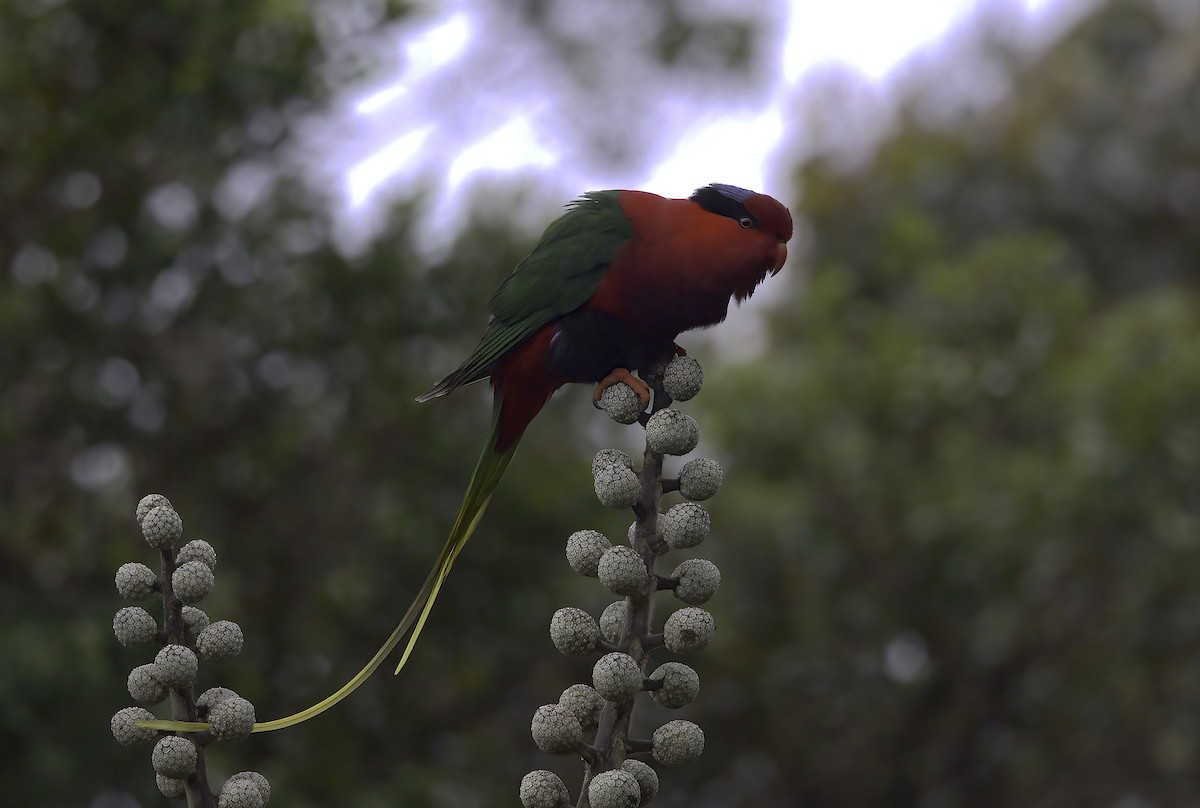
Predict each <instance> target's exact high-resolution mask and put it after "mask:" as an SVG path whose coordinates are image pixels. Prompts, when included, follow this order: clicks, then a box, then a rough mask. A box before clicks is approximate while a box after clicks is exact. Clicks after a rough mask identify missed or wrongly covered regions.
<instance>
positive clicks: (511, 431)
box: [492, 323, 567, 452]
mask: <svg viewBox="0 0 1200 808" xmlns="http://www.w3.org/2000/svg"><path fill="white" fill-rule="evenodd" d="M555 331H556V326H555V325H554V324H553V323H552V324H550V325H547V326H545V327H544V328H542V329H541V330H540V331H537V332H535V333H534V335H533V336H532V337H530V338H529V339H527V340H525V341H524V342H522V343H521V344H520V345H519V346H517V347H516V348H514V349H513V350H512V351H510V352H509V353H508V354H507V355H505V357H504V359H503V361H502V363H501V364H500V366H499V367H497V368H496V369H495V370H494V371H493V372H492V389H493V390H494V391H495V394H496V396H497V397H498V398H499V401H500V424H499V432H498V433H497V437H496V445H495V446H494V447H493V451H496V452H503V451H504V450H506V449H508V448H509V447H510V446H512V445H513V444H515V443H516V442H517V441H518V440H520V439H521V435H523V434H524V433H525V428H526V427H527V426H529V424H530V422H531V421H533V419H534V418H536V417H537V414H538V413H539V412H541V411H542V407H544V406H546V402H547V401H549V400H550V396H552V395H554V391H555V390H557V389H558V388H560V387H562V386H563V385H564V384H566V383H567V380H566V379H565V378H563V377H562V376H560V375H559V374H557V373H555V372H554V371H552V370H550V369H549V368H548V367H547V366H546V354H547V352H548V351H549V350H550V341H551V340H552V339H553V338H554V333H555Z"/></svg>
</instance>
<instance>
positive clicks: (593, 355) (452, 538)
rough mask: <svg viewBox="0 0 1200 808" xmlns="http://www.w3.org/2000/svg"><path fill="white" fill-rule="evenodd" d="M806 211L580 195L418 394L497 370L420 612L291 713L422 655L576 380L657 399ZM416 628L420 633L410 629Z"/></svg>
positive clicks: (709, 189)
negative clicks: (463, 562) (655, 392)
mask: <svg viewBox="0 0 1200 808" xmlns="http://www.w3.org/2000/svg"><path fill="white" fill-rule="evenodd" d="M791 238H792V216H791V213H790V212H789V211H788V209H787V207H785V206H784V205H783V204H782V203H780V202H779V201H777V200H776V199H774V198H773V197H770V196H767V195H765V194H761V193H756V192H754V191H749V190H746V189H744V188H739V187H737V186H733V185H725V184H721V183H712V184H710V185H706V186H704V187H702V188H699V189H697V190H696V191H695V192H694V193H693V194H691V196H689V197H687V198H686V199H669V198H664V197H662V196H659V195H656V194H652V193H649V192H645V191H633V190H609V191H593V192H589V193H585V194H583V195H582V196H581V197H579V198H578V199H576V200H575V201H573V202H571V203H569V204H568V205H567V208H566V211H565V212H564V213H563V214H562V215H561V216H560V217H559V218H558V219H556V220H555V221H553V222H552V223H551V224H550V225H549V227H547V229H546V231H545V232H544V233H543V235H542V236H541V238H540V239H539V241H538V242H537V244H536V246H535V247H534V248H533V250H532V252H530V253H529V255H528V256H526V257H525V258H524V259H523V260H522V261H521V262H520V263H518V264H517V266H516V267H515V268H514V269H513V270H512V272H511V273H510V274H509V275H508V277H507V278H505V279H504V281H503V282H502V283H501V284H500V286H499V288H497V290H496V292H495V294H494V295H493V296H492V299H491V304H490V317H489V319H488V323H487V326H486V328H485V330H484V333H483V336H482V338H481V339H480V341H479V344H478V346H477V347H476V348H475V350H474V351H473V352H472V353H471V354H470V356H468V357H467V358H466V360H465V361H463V363H462V364H461V365H460V366H459V367H458V368H457V369H456V370H454V372H452V373H450V374H449V375H447V376H446V377H445V378H444V379H442V380H441V381H439V382H438V383H437V384H435V385H434V386H433V387H432V388H431V389H430V390H428V391H427V392H425V393H423V394H422V395H420V396H418V397H417V399H416V400H417V401H418V402H427V401H430V400H432V399H436V398H439V397H441V396H444V395H446V394H447V393H450V392H452V391H453V390H456V389H458V388H460V387H463V386H465V385H469V384H472V383H474V382H479V381H482V380H484V379H488V380H490V384H491V388H492V392H493V408H492V423H491V431H490V433H489V435H488V437H487V439H486V440H485V442H484V445H483V449H482V451H481V453H480V455H479V459H478V461H477V462H476V464H475V469H474V472H473V473H472V475H471V477H470V480H469V482H468V484H467V489H466V493H465V494H464V496H463V500H462V504H461V506H460V508H459V511H458V514H457V516H456V518H455V520H454V523H453V526H452V527H451V529H450V533H449V535H448V537H447V539H446V542H445V544H444V545H443V547H442V550H441V552H440V554H439V555H438V558H437V560H436V562H435V563H434V565H433V569H432V570H431V572H430V573H429V576H428V577H427V578H426V580H425V582H424V584H423V585H422V587H421V589H420V590H419V592H418V594H417V596H416V598H415V599H414V600H413V602H412V604H411V605H410V606H409V608H408V611H407V612H406V613H405V614H404V616H403V617H402V618H401V620H400V623H399V625H397V627H396V629H395V630H394V631H393V632H392V634H391V635H390V636H389V637H388V639H387V641H386V642H385V643H384V645H383V646H382V647H381V648H380V649H379V651H378V652H377V653H376V654H375V656H374V657H373V658H372V659H371V660H370V661H369V662H368V663H367V665H366V666H365V667H364V668H363V669H362V670H361V671H359V673H358V674H357V675H355V677H354V678H352V679H351V680H350V681H349V682H347V683H346V684H345V685H344V686H343V687H342V688H341V689H340V690H338V691H337V692H335V693H334V694H333V695H331V696H329V697H327V698H326V699H325V700H323V701H321V702H319V703H318V704H316V705H313V706H312V707H310V708H308V709H307V710H304V711H302V712H300V713H297V714H295V715H293V716H289V717H288V718H283V719H278V720H276V721H271V722H266V723H264V724H260V725H256V727H255V731H264V730H270V729H281V728H283V727H285V726H291V725H293V724H297V723H300V722H301V721H304V720H307V719H308V718H312V717H313V716H315V715H317V714H319V713H321V712H324V711H325V710H326V709H328V708H329V707H332V706H333V705H334V704H336V703H337V702H338V701H341V700H342V699H343V698H345V697H346V696H347V695H349V694H350V693H351V692H353V691H354V690H355V689H357V687H358V686H359V685H360V684H362V682H363V681H365V680H366V679H367V677H369V676H370V675H371V674H372V673H373V672H374V671H375V670H376V669H377V668H378V667H379V665H380V664H381V663H382V662H383V660H384V659H385V658H386V657H387V656H388V655H389V654H390V653H391V651H392V650H393V649H394V648H395V647H396V646H397V645H398V644H399V642H400V641H401V640H402V639H403V638H404V636H405V635H408V637H409V639H408V643H407V646H406V647H405V650H404V653H403V655H402V657H401V659H400V661H399V664H398V665H397V666H396V673H399V672H400V670H401V669H402V668H403V667H404V665H405V663H406V662H407V661H408V659H409V656H410V655H411V653H412V651H413V648H414V646H415V645H416V642H417V638H418V637H419V636H420V634H421V630H422V628H423V627H424V625H425V622H426V619H427V618H428V617H429V614H430V611H431V609H432V608H433V604H434V601H435V599H436V598H437V596H438V593H439V591H440V590H441V587H442V584H443V583H444V582H445V580H446V577H447V576H448V575H449V573H450V569H451V567H452V566H453V564H454V562H455V560H456V559H457V558H458V555H459V553H460V552H461V551H462V549H463V547H464V546H465V545H466V543H467V540H468V539H470V537H471V535H472V534H473V533H474V531H475V529H476V527H477V526H478V524H479V522H480V519H481V518H482V516H483V513H484V511H485V509H486V508H487V505H488V503H489V501H490V500H491V496H492V493H493V492H494V491H495V489H496V486H497V485H498V484H499V482H500V479H501V477H502V476H503V474H504V472H505V470H506V469H507V468H508V465H509V462H510V461H511V460H512V458H513V454H514V453H515V451H516V448H517V444H518V442H519V441H520V439H521V436H522V435H523V434H524V432H525V430H526V428H527V427H528V426H529V425H530V423H532V421H533V420H534V418H535V417H536V416H537V414H538V413H539V412H541V410H542V408H543V407H544V406H545V405H546V403H547V402H548V401H549V400H550V397H551V396H552V395H553V394H554V393H555V391H557V390H558V389H559V388H560V387H562V386H564V385H566V384H568V383H589V384H595V385H596V387H595V389H594V392H593V398H594V400H597V401H598V400H599V398H600V395H601V393H602V392H603V391H604V390H605V389H606V388H607V387H609V386H611V385H613V384H617V383H619V382H625V383H626V384H628V385H629V386H630V387H632V388H633V389H634V390H635V392H637V394H638V395H639V397H640V398H641V400H642V403H643V405H645V404H646V403H647V402H648V401H649V395H650V390H649V387H648V386H647V385H646V383H645V382H644V381H642V380H641V379H639V378H638V377H636V376H634V375H633V373H634V371H637V370H638V369H644V368H648V367H650V366H652V364H654V363H656V362H659V361H662V360H664V359H666V358H668V357H670V356H671V355H672V354H673V353H684V351H683V349H682V348H680V347H679V346H678V345H677V344H676V343H675V339H676V338H677V337H678V336H679V335H680V334H681V333H683V332H685V331H690V330H693V329H697V328H705V327H708V326H712V325H716V324H717V323H720V322H721V321H722V320H724V319H725V317H726V315H727V313H728V310H729V305H730V303H731V302H733V301H736V302H738V303H740V302H742V301H743V300H745V299H747V298H749V297H750V296H751V294H752V293H753V292H754V291H755V289H756V288H757V287H758V285H759V284H760V283H761V282H762V281H763V280H765V279H766V277H767V276H768V275H775V274H777V273H778V272H779V270H780V269H781V268H782V267H783V264H784V262H785V261H786V259H787V254H788V253H787V244H788V242H789V241H790V240H791ZM410 630H411V633H410Z"/></svg>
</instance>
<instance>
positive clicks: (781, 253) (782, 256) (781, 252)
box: [771, 241, 787, 275]
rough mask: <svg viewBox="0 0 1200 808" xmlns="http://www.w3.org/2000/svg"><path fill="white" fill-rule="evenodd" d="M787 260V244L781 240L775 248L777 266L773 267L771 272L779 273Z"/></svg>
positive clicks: (773, 273)
mask: <svg viewBox="0 0 1200 808" xmlns="http://www.w3.org/2000/svg"><path fill="white" fill-rule="evenodd" d="M785 261H787V245H786V244H784V243H783V242H782V241H781V242H779V245H778V246H777V247H776V248H775V266H774V267H772V268H771V274H772V275H778V274H779V270H781V269H783V263H784V262H785Z"/></svg>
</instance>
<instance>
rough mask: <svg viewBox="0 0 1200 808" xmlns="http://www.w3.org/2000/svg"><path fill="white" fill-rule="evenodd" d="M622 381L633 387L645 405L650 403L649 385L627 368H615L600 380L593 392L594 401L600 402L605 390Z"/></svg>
mask: <svg viewBox="0 0 1200 808" xmlns="http://www.w3.org/2000/svg"><path fill="white" fill-rule="evenodd" d="M620 382H625V384H627V385H629V386H630V387H632V388H633V392H635V393H637V394H638V398H640V399H641V400H642V406H643V407H645V406H646V405H647V404H649V403H650V387H649V385H647V384H646V383H645V382H644V381H642V380H641V379H639V378H638V377H637V376H634V375H633V374H632V373H630V372H629V370H628V369H627V368H613V371H612V373H610V374H608V375H607V376H605V377H604V378H603V379H601V380H600V381H599V383H598V384H597V385H596V390H595V391H594V392H593V393H592V401H593V403H596V402H599V401H600V396H602V395H604V391H605V390H607V389H608V388H610V387H612V386H613V385H614V384H618V383H620Z"/></svg>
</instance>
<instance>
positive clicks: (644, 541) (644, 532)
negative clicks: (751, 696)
mask: <svg viewBox="0 0 1200 808" xmlns="http://www.w3.org/2000/svg"><path fill="white" fill-rule="evenodd" d="M665 366H666V365H665V363H663V364H659V365H655V366H654V367H653V368H650V369H648V370H646V371H645V372H644V374H643V375H642V378H643V380H644V381H645V382H646V383H647V384H649V385H650V387H651V388H652V389H653V390H654V403H653V405H652V407H651V414H653V413H655V412H658V411H659V410H661V409H663V408H664V407H669V406H671V397H670V396H668V395H667V393H666V391H665V390H663V387H662V374H663V369H664V368H665ZM642 423H643V426H644V425H645V419H642ZM662 466H663V456H662V455H661V454H659V453H657V452H655V451H653V450H651V449H650V446H649V445H647V446H646V451H645V455H644V456H643V458H642V473H641V477H640V481H641V487H642V491H641V495H640V496H639V498H638V502H637V504H636V505H634V507H633V512H634V514H635V515H636V516H637V526H636V527H635V528H634V533H633V548H634V549H635V550H637V552H638V554H639V555H641V557H642V563H644V564H645V565H646V569H647V570H648V571H649V572H650V573H651V575H654V562H655V560H656V559H657V558H658V555H659V553H661V552H662V551H663V550H665V549H666V548H665V546H664V545H663V544H662V542H659V541H656V536H657V535H658V511H659V503H660V502H661V500H662V493H663V492H662ZM652 594H653V590H651V591H649V592H646V593H643V594H641V595H629V596H627V597H626V599H625V603H626V607H627V608H626V610H625V625H624V626H623V627H622V628H621V637H620V639H619V640H618V642H617V650H618V651H620V652H622V653H625V654H629V655H630V656H631V657H633V658H634V659H635V660H636V661H637V663H638V665H639V666H640V667H641V669H642V676H643V678H644V677H645V675H646V659H647V655H648V651H649V649H647V648H645V647H643V645H642V638H643V637H645V636H647V635H649V633H650V617H651V611H652V605H653V604H652V602H651V595H652ZM635 698H636V696H635ZM633 707H634V698H631V699H629V700H628V701H626V702H623V703H620V704H615V703H613V702H605V704H604V707H603V709H601V711H600V719H599V726H598V728H597V730H596V742H595V748H596V750H597V755H596V759H595V761H594V762H590V763H588V764H587V765H586V766H585V767H584V773H583V786H582V787H581V788H580V790H579V801H578V803H576V808H590V806H591V803H590V801H589V800H588V785H589V784H590V783H591V782H592V778H593V777H595V776H596V775H597V774H599V773H600V772H604V771H609V770H611V769H619V768H621V764H622V763H624V762H625V758H626V756H627V753H628V751H629V749H628V742H629V722H630V719H631V718H632V717H633Z"/></svg>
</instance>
